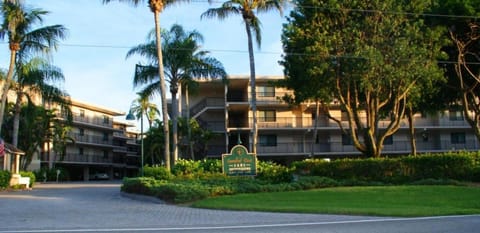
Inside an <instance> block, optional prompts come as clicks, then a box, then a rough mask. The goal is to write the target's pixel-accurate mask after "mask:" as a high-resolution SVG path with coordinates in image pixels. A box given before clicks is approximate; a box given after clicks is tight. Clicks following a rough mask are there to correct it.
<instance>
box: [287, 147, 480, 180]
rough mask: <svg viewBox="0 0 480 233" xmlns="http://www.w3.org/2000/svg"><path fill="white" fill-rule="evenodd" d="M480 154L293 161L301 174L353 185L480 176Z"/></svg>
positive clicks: (470, 178)
mask: <svg viewBox="0 0 480 233" xmlns="http://www.w3.org/2000/svg"><path fill="white" fill-rule="evenodd" d="M478 154H479V153H477V152H473V153H471V152H461V153H453V152H452V153H444V154H436V155H433V154H426V155H421V156H415V157H413V156H410V157H401V158H368V159H339V160H334V161H331V162H325V161H321V160H305V161H301V162H295V163H294V164H293V166H294V169H295V172H296V173H297V174H308V175H313V176H324V177H330V178H333V179H336V180H343V181H345V182H347V181H348V182H347V183H350V184H352V185H358V184H369V183H372V182H379V183H394V184H398V183H405V182H412V181H416V180H422V179H454V180H474V179H478V178H475V177H478V175H476V174H477V173H476V170H475V167H476V166H478V165H477V164H480V162H479V161H480V160H479V157H480V156H479V155H478Z"/></svg>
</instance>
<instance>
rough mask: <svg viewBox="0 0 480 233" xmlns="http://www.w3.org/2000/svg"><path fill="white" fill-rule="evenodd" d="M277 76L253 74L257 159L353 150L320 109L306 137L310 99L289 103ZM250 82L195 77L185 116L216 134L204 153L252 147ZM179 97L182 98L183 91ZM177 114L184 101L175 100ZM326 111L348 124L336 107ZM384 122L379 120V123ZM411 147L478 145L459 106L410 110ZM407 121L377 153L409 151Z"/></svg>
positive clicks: (244, 78)
mask: <svg viewBox="0 0 480 233" xmlns="http://www.w3.org/2000/svg"><path fill="white" fill-rule="evenodd" d="M282 78H283V77H282V76H259V77H257V78H256V89H257V92H256V96H257V119H258V142H257V156H258V158H259V159H273V160H279V161H285V162H288V161H291V160H297V159H303V158H306V157H308V156H309V155H311V151H312V146H311V142H312V141H314V145H313V154H314V156H318V157H328V158H335V157H344V156H354V155H359V152H358V151H357V150H356V149H355V148H354V146H353V145H352V143H351V140H350V139H349V137H347V136H345V135H343V134H342V131H341V130H340V127H339V126H338V124H337V123H336V122H334V121H333V120H330V119H328V118H327V117H326V114H322V113H321V114H320V118H319V122H318V124H317V127H318V136H317V138H316V139H315V140H312V137H313V130H314V113H315V106H314V104H303V105H301V106H297V107H291V106H289V105H288V104H286V103H285V102H283V101H281V100H280V98H281V97H282V96H284V94H285V93H286V92H289V91H288V90H286V89H283V88H277V87H274V86H273V85H272V84H271V83H272V81H274V80H278V79H282ZM250 96H251V95H250V83H249V77H248V76H232V77H229V80H228V84H224V83H223V82H222V81H219V80H215V81H212V80H201V81H200V87H199V91H198V93H197V94H192V95H190V116H192V117H193V118H195V119H196V120H197V121H198V122H199V123H200V125H202V126H203V127H205V128H207V129H210V130H212V131H213V132H215V133H216V134H217V137H216V138H215V139H214V140H213V141H211V142H210V143H209V145H208V151H207V154H206V156H209V157H219V156H220V155H221V154H222V153H225V152H229V151H230V149H231V148H232V147H233V146H235V145H237V141H238V139H240V140H241V144H242V145H244V146H245V147H246V148H249V150H251V149H252V140H251V129H252V123H253V121H252V111H251V109H250V103H249V100H250ZM182 98H185V96H183V97H182ZM181 107H182V108H181V109H182V114H185V112H186V110H187V107H186V106H185V105H184V104H183V106H181ZM330 114H331V115H333V116H336V117H337V118H338V119H341V120H342V124H344V125H345V126H347V125H348V123H347V121H346V118H345V117H342V111H341V110H340V108H339V107H337V108H335V107H334V108H333V110H331V112H330ZM385 124H386V122H380V126H381V127H382V125H385ZM415 128H416V132H417V135H416V136H417V137H416V138H417V150H418V152H419V153H423V152H442V151H451V150H479V149H480V146H479V144H478V141H477V140H476V138H475V136H474V134H473V131H472V130H471V128H470V126H469V125H468V123H467V122H466V121H465V120H464V118H463V113H462V111H460V110H458V111H445V112H442V113H438V114H435V115H428V116H426V115H422V114H416V115H415ZM410 151H411V148H410V141H409V137H408V123H407V121H406V120H405V121H404V122H402V125H401V128H400V130H399V131H398V132H397V133H395V134H394V135H393V136H391V137H389V138H388V140H386V142H385V143H384V149H383V153H384V154H386V155H389V154H408V153H410Z"/></svg>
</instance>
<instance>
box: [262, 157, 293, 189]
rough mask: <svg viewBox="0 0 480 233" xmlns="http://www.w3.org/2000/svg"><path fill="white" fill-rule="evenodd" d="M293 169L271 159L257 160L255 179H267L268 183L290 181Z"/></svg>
mask: <svg viewBox="0 0 480 233" xmlns="http://www.w3.org/2000/svg"><path fill="white" fill-rule="evenodd" d="M292 173H293V170H292V169H289V168H288V167H285V166H282V165H279V164H276V163H274V162H271V161H267V162H263V161H259V162H258V167H257V176H256V178H257V179H260V180H263V181H267V182H269V183H274V184H278V183H285V182H291V181H292V179H293V176H292Z"/></svg>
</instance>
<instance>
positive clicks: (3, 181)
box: [0, 171, 12, 189]
mask: <svg viewBox="0 0 480 233" xmlns="http://www.w3.org/2000/svg"><path fill="white" fill-rule="evenodd" d="M11 177H12V174H11V173H10V172H9V171H0V188H2V189H4V188H8V186H10V178H11Z"/></svg>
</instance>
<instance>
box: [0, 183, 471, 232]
mask: <svg viewBox="0 0 480 233" xmlns="http://www.w3.org/2000/svg"><path fill="white" fill-rule="evenodd" d="M119 190H120V183H112V182H87V183H83V182H80V183H60V184H57V183H48V184H37V185H36V186H35V187H34V189H33V190H31V191H13V192H0V210H1V211H0V233H6V232H276V233H280V232H297V233H299V232H356V233H358V232H368V233H371V232H479V231H480V230H479V229H480V216H453V217H435V218H408V219H405V218H379V217H364V216H338V215H318V214H279V213H260V212H242V211H222V210H204V209H194V208H188V207H181V206H175V205H168V204H162V203H158V202H152V201H150V200H148V199H146V200H141V199H137V198H132V197H129V196H124V195H122V194H121V193H120V191H119Z"/></svg>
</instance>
